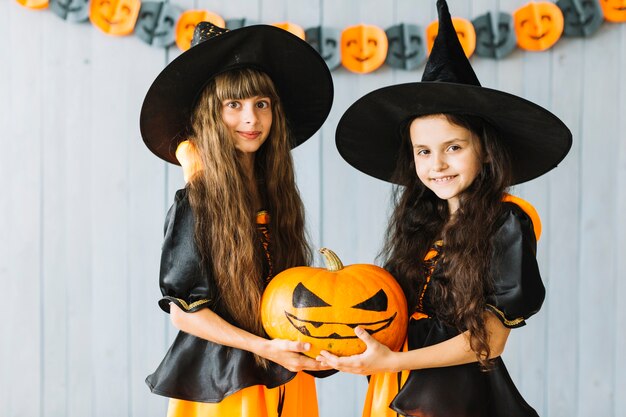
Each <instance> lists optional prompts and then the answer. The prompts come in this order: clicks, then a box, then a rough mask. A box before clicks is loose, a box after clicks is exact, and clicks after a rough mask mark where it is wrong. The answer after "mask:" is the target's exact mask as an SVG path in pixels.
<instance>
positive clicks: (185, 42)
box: [176, 10, 226, 51]
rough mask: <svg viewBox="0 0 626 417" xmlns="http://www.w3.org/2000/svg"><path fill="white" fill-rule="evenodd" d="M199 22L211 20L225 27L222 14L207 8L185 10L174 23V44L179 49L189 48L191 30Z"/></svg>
mask: <svg viewBox="0 0 626 417" xmlns="http://www.w3.org/2000/svg"><path fill="white" fill-rule="evenodd" d="M200 22H211V23H213V24H214V25H216V26H219V27H221V28H224V27H226V22H225V21H224V19H223V18H222V16H220V15H218V14H215V13H212V12H209V11H208V10H187V11H186V12H184V13H183V14H181V15H180V17H179V18H178V22H177V23H176V46H178V48H179V49H180V50H181V51H186V50H187V49H189V48H191V40H192V39H193V31H194V30H195V29H196V25H197V24H198V23H200Z"/></svg>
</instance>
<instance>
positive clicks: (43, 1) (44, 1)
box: [17, 0, 48, 9]
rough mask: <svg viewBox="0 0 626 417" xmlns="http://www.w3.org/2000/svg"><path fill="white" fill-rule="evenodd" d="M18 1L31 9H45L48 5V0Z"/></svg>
mask: <svg viewBox="0 0 626 417" xmlns="http://www.w3.org/2000/svg"><path fill="white" fill-rule="evenodd" d="M17 2H18V3H19V4H21V5H22V6H24V7H27V8H29V9H45V8H46V7H48V0H17Z"/></svg>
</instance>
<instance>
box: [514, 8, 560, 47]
mask: <svg viewBox="0 0 626 417" xmlns="http://www.w3.org/2000/svg"><path fill="white" fill-rule="evenodd" d="M513 20H514V22H515V32H516V33H517V44H518V45H519V47H520V48H522V49H526V50H527V51H545V50H546V49H548V48H550V47H551V46H553V45H554V44H555V43H556V42H557V41H558V40H559V39H560V38H561V34H562V33H563V24H564V21H563V12H561V9H559V7H558V6H557V5H556V4H554V3H549V2H545V1H542V2H539V3H528V4H527V5H525V6H523V7H520V8H519V9H517V10H516V11H515V12H514V13H513Z"/></svg>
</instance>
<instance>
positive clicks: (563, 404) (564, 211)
mask: <svg viewBox="0 0 626 417" xmlns="http://www.w3.org/2000/svg"><path fill="white" fill-rule="evenodd" d="M170 1H171V2H173V3H174V4H176V5H178V6H180V7H181V8H183V9H190V8H205V9H208V10H212V11H214V12H216V13H218V14H220V15H221V16H223V17H224V18H225V19H228V18H238V17H246V18H249V19H253V20H256V21H259V22H263V23H274V22H281V21H291V22H293V23H296V24H299V25H300V26H302V27H303V28H305V29H306V28H308V27H313V26H318V25H325V26H331V27H336V28H339V29H342V28H345V27H347V26H351V25H355V24H359V23H368V24H374V25H378V26H380V27H382V28H383V29H386V28H388V27H390V26H392V25H394V24H397V23H401V22H403V23H416V24H419V25H421V26H422V27H423V28H425V27H426V26H427V24H428V23H430V21H431V20H433V19H435V18H436V10H435V7H434V1H424V0H420V1H419V2H418V1H416V0H387V1H383V2H381V1H375V0H343V1H340V2H335V1H329V0H291V1H288V0H238V1H227V0H170ZM525 3H526V0H473V1H469V2H468V1H466V0H449V4H450V9H451V11H452V14H453V15H457V16H461V17H465V18H468V19H472V18H474V17H476V16H478V15H481V14H483V13H485V12H487V11H492V12H497V11H499V10H500V11H504V12H508V13H511V12H512V11H513V10H515V9H516V8H518V7H520V6H522V5H523V4H525ZM178 54H179V51H178V50H177V49H176V48H170V49H169V50H167V51H164V50H162V49H157V48H152V47H150V46H148V45H146V44H144V43H142V42H141V41H139V40H138V39H137V38H135V37H133V36H131V37H126V38H114V37H109V36H106V35H104V34H102V33H100V32H99V31H98V30H97V29H95V28H94V27H92V26H91V25H90V24H88V23H84V24H72V23H68V22H65V21H62V20H61V19H59V18H57V17H56V16H55V15H54V14H53V13H51V12H49V11H45V10H44V11H34V10H27V9H25V8H23V7H20V6H19V5H17V3H16V2H15V1H14V0H1V1H0V62H1V63H2V64H1V65H0V149H2V151H0V185H1V186H2V189H3V193H2V197H1V198H0V230H2V232H1V233H0V236H1V238H0V288H2V289H3V291H5V297H3V302H2V303H0V315H1V316H2V317H3V318H4V320H3V322H2V326H1V331H0V338H1V340H0V416H2V417H5V416H7V417H21V416H25V417H33V416H40V417H56V416H69V417H83V416H102V417H110V416H133V417H140V416H159V415H165V406H166V400H165V399H163V398H161V397H159V396H156V395H152V394H150V393H149V391H148V389H147V387H146V386H145V384H144V382H143V379H144V378H145V376H146V375H147V374H148V373H150V372H151V371H152V370H154V368H155V367H156V365H157V364H158V362H159V360H160V359H161V358H162V356H163V354H164V353H165V351H166V349H167V347H168V346H169V344H170V342H171V340H172V338H173V337H174V335H175V333H176V332H175V330H174V329H173V327H172V326H171V325H170V324H169V321H168V319H167V317H166V316H165V315H164V314H162V313H161V311H160V310H159V309H158V307H157V306H156V300H157V299H158V297H159V290H158V283H157V275H158V263H159V262H158V261H159V250H160V245H161V239H162V222H163V218H164V215H165V212H166V210H167V208H168V207H169V205H170V204H171V201H172V198H173V194H174V192H175V191H176V189H178V188H180V187H181V186H182V183H183V181H182V175H181V173H180V169H179V168H177V167H173V166H171V165H168V164H165V163H163V162H160V161H159V160H158V159H157V158H154V157H153V156H152V154H150V153H149V152H148V151H147V149H146V148H145V146H144V145H143V143H142V141H141V139H140V135H139V128H138V115H139V110H140V106H141V102H142V100H143V96H144V94H145V92H146V91H147V89H148V86H149V85H150V83H151V82H152V80H153V79H154V77H155V76H156V74H158V72H159V71H160V70H161V69H162V68H163V66H164V65H165V64H166V63H167V62H169V61H171V60H172V59H173V58H175V57H176V56H178ZM472 62H473V65H474V68H475V70H476V72H477V75H478V77H479V79H480V80H481V82H482V84H483V85H485V86H488V87H494V88H498V89H502V90H505V91H508V92H511V93H513V94H518V95H521V96H524V97H526V98H528V99H530V100H533V101H535V102H537V103H539V104H541V105H543V106H546V107H548V108H550V109H551V110H552V111H554V112H555V113H556V114H557V115H558V116H560V117H561V118H562V119H563V120H564V121H565V122H566V123H567V124H568V126H569V127H570V128H571V130H572V132H573V134H574V146H573V148H572V151H571V153H570V154H569V156H568V157H567V159H566V160H565V161H564V162H563V163H562V164H561V166H560V167H559V168H558V169H557V170H555V171H553V172H551V173H550V174H548V175H546V176H545V177H543V178H541V179H538V180H536V181H533V182H531V183H529V184H524V185H522V186H519V187H517V189H516V190H515V191H516V193H517V194H519V195H521V196H522V197H524V198H527V199H528V200H530V201H531V202H532V203H533V204H534V205H535V207H536V208H537V209H538V210H539V213H540V215H541V216H542V219H543V223H544V231H543V237H542V239H541V241H540V243H539V255H538V257H539V261H540V264H541V267H542V272H543V275H544V280H545V283H546V287H547V289H548V296H547V300H546V303H545V305H544V308H543V309H542V311H541V312H540V313H539V314H538V315H537V316H536V317H535V318H533V319H532V320H530V322H529V324H528V326H526V327H524V328H522V329H518V330H515V331H514V332H512V334H511V337H510V339H509V343H508V345H507V351H506V352H505V354H504V357H505V361H506V363H507V366H508V367H509V370H510V372H511V374H512V377H513V379H514V380H515V381H516V383H517V385H518V387H519V388H520V390H521V391H522V394H523V395H524V396H525V397H526V399H527V400H528V401H529V402H530V403H531V404H532V405H533V406H534V407H536V408H537V410H538V411H539V413H540V415H543V416H550V417H588V416H607V417H611V416H614V417H625V416H626V399H624V397H623V395H621V393H623V392H624V391H625V390H626V359H625V358H624V352H626V332H624V331H623V329H624V328H626V305H625V304H624V303H623V302H621V300H622V299H623V298H624V297H626V281H625V280H624V277H625V276H626V256H625V255H626V219H625V216H624V214H625V213H626V134H624V132H625V131H626V117H624V114H625V112H626V82H624V81H623V80H622V78H623V74H624V72H625V71H626V25H620V24H611V23H608V22H605V23H604V25H603V26H602V28H601V29H600V31H599V32H598V33H596V34H595V35H594V36H592V37H591V38H589V39H580V38H574V39H566V38H563V39H561V40H560V41H559V43H558V44H557V45H556V46H555V47H553V48H551V49H550V50H548V51H546V52H543V53H530V52H523V51H521V50H516V51H515V52H514V53H513V54H512V55H511V56H509V57H507V58H505V59H503V60H501V61H493V60H487V59H481V58H478V57H476V58H473V59H472ZM422 70H423V68H419V69H417V70H415V71H399V70H392V69H390V68H389V67H385V66H383V67H382V68H380V69H379V70H378V71H376V72H375V73H374V74H365V75H357V74H353V73H350V72H348V71H347V70H345V69H343V68H339V69H337V70H335V71H334V72H333V77H334V80H335V93H336V96H335V103H334V107H333V111H332V112H331V115H330V116H329V118H328V121H327V123H326V124H325V125H324V127H323V128H322V129H321V130H320V132H318V133H317V134H316V135H315V136H314V138H313V139H311V140H309V141H308V142H307V143H306V144H305V145H303V146H301V147H300V148H298V149H297V150H295V151H294V159H295V161H296V165H297V176H298V183H299V186H300V189H301V192H302V196H303V199H304V202H305V204H306V209H307V216H308V217H307V220H308V228H309V232H310V236H311V241H312V243H313V245H314V246H315V247H316V248H317V247H320V246H328V247H331V248H333V249H335V250H336V251H337V253H338V254H339V255H340V256H341V257H342V259H343V260H344V261H345V263H347V264H349V263H355V262H373V261H374V259H375V257H376V255H377V254H378V251H379V249H380V245H381V242H382V237H383V233H384V230H385V227H386V219H387V216H388V212H389V209H388V203H389V193H390V187H389V186H388V185H387V184H385V183H382V182H380V181H377V180H374V179H371V178H369V177H366V176H364V175H362V174H360V173H358V172H357V171H355V170H354V169H352V168H351V167H349V166H348V165H346V164H345V163H344V162H343V160H342V159H341V158H340V157H339V155H338V153H337V151H336V148H335V144H334V132H335V128H336V125H337V122H338V120H339V118H340V117H341V115H342V113H343V111H344V110H345V109H346V108H347V107H348V106H349V105H350V104H351V103H352V102H353V101H354V100H355V99H356V98H358V97H360V96H361V95H363V94H365V93H367V92H369V91H371V90H373V89H375V88H378V87H381V86H385V85H390V84H394V83H402V82H410V81H416V80H419V79H420V77H421V73H422ZM316 263H320V262H319V259H318V260H316ZM365 390H366V383H365V380H364V378H362V377H355V376H351V375H335V376H333V377H331V378H328V379H325V380H320V381H318V395H319V402H320V410H321V416H322V417H333V416H341V417H344V416H359V415H360V408H361V404H362V402H363V398H364V396H365Z"/></svg>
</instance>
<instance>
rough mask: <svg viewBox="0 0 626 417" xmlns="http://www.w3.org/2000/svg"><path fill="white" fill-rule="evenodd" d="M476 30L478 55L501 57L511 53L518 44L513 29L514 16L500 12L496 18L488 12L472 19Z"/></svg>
mask: <svg viewBox="0 0 626 417" xmlns="http://www.w3.org/2000/svg"><path fill="white" fill-rule="evenodd" d="M472 24H473V25H474V29H475V30H476V55H478V56H482V57H486V58H495V59H501V58H504V57H505V56H507V55H509V54H510V53H511V52H513V50H514V49H515V46H517V39H515V31H514V30H513V16H511V15H510V14H508V13H498V14H497V18H496V19H495V20H494V19H493V16H492V14H491V13H489V12H487V13H486V14H484V15H482V16H478V17H477V18H475V19H474V20H473V21H472Z"/></svg>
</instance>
